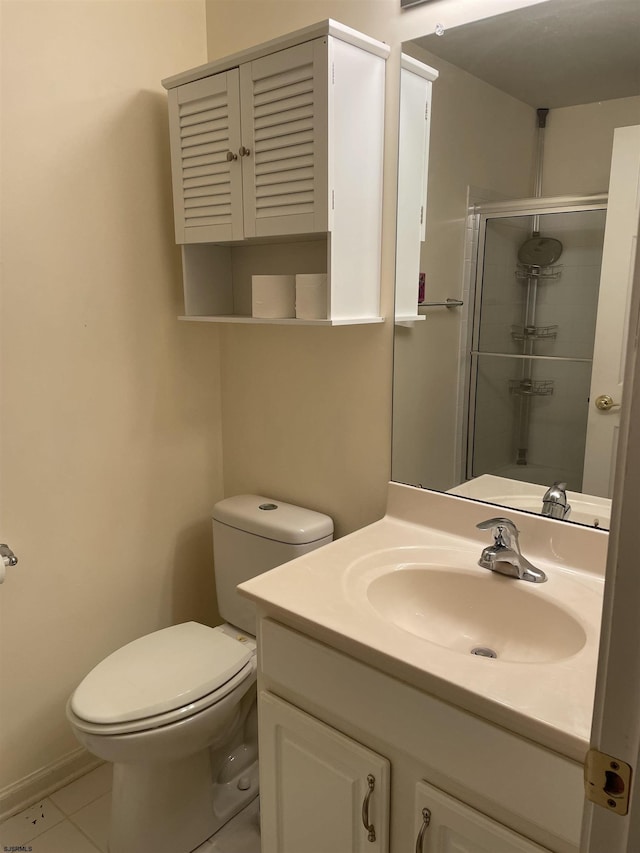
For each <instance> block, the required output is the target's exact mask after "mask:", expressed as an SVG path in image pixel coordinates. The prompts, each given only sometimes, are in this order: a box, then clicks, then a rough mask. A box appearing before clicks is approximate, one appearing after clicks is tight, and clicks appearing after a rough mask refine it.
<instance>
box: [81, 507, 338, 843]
mask: <svg viewBox="0 0 640 853" xmlns="http://www.w3.org/2000/svg"><path fill="white" fill-rule="evenodd" d="M332 538H333V522H332V521H331V519H330V518H329V517H328V516H326V515H323V514H321V513H317V512H313V511H311V510H306V509H303V508H301V507H297V506H293V505H291V504H285V503H280V502H278V501H274V500H271V499H269V498H264V497H260V496H258V495H238V496H237V497H233V498H227V499H226V500H223V501H220V503H218V504H216V506H215V507H214V510H213V551H214V560H215V579H216V589H217V593H218V606H219V609H220V613H221V615H222V616H223V618H224V619H226V620H228V621H227V622H225V623H224V624H223V625H220V626H218V627H217V628H209V627H207V626H206V625H200V624H199V623H197V622H186V623H184V624H182V625H174V626H173V627H171V628H164V629H162V630H160V631H155V632H154V633H153V634H147V635H146V636H144V637H140V638H139V639H137V640H134V641H133V642H132V643H129V644H128V645H126V646H123V647H122V648H121V649H118V651H116V652H113V654H111V655H109V656H108V657H107V658H105V660H103V661H102V662H101V663H99V664H98V665H97V666H96V667H95V668H94V669H92V670H91V672H90V673H89V674H88V675H87V676H86V678H85V679H84V680H83V681H82V682H81V684H80V685H79V686H78V687H77V688H76V690H75V692H74V693H73V695H72V696H71V698H70V699H69V702H68V704H67V717H68V719H69V721H70V723H71V726H72V728H73V730H74V733H75V735H76V737H77V738H78V740H79V741H80V743H82V744H83V745H84V746H85V747H86V748H87V749H88V750H89V752H92V753H93V754H94V755H97V756H99V757H100V758H103V759H105V760H107V761H112V762H113V764H114V768H113V769H114V774H113V792H112V807H111V826H110V831H109V853H189V851H191V850H193V849H194V848H195V847H197V846H198V845H200V844H202V842H203V841H205V840H206V839H207V838H209V837H210V836H211V835H213V834H214V833H215V832H217V830H218V829H219V828H220V827H221V826H222V825H223V824H224V823H226V822H227V821H228V820H230V819H231V818H232V817H233V816H234V815H235V814H237V813H238V812H239V811H240V810H241V809H242V808H243V807H244V806H245V805H247V804H248V803H249V802H250V801H251V800H253V799H254V798H255V797H256V796H257V794H258V735H257V714H256V688H255V683H256V642H255V636H254V635H255V613H254V608H253V605H252V604H251V603H250V602H249V601H247V600H245V599H243V598H241V597H240V596H239V595H238V593H237V592H236V586H237V585H238V584H239V583H242V582H243V581H245V580H248V579H249V578H251V577H255V576H256V575H259V574H261V573H262V572H266V571H268V570H269V569H272V568H274V566H278V565H280V564H281V563H285V562H287V561H288V560H292V559H294V558H295V557H298V556H300V555H302V554H306V553H307V552H308V551H312V550H314V549H315V548H319V547H320V546H321V545H325V544H326V543H328V542H330V541H331V540H332Z"/></svg>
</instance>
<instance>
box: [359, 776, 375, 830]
mask: <svg viewBox="0 0 640 853" xmlns="http://www.w3.org/2000/svg"><path fill="white" fill-rule="evenodd" d="M375 786H376V779H375V776H372V775H371V773H369V775H368V776H367V787H368V789H369V790H368V791H367V795H366V796H365V798H364V800H363V802H362V823H363V825H364V828H365V829H366V830H367V833H368V835H367V841H375V840H376V830H375V827H374V825H373V824H372V823H369V800H370V799H371V794H373V789H374V788H375Z"/></svg>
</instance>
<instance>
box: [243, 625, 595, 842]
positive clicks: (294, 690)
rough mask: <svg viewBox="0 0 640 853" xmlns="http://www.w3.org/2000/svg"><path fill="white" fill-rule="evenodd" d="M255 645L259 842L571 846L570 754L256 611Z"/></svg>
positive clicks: (578, 807) (578, 796) (575, 790)
mask: <svg viewBox="0 0 640 853" xmlns="http://www.w3.org/2000/svg"><path fill="white" fill-rule="evenodd" d="M258 648H259V655H260V671H259V727H260V750H261V758H260V773H261V812H262V831H263V838H262V844H263V851H264V853H289V851H291V853H294V851H295V853H328V851H330V853H351V851H360V850H364V851H366V850H370V851H372V853H373V851H378V850H389V851H390V853H404V851H407V853H414V851H415V853H549V851H552V853H577V850H578V845H579V837H580V825H581V818H582V808H583V783H582V766H581V765H580V764H578V763H577V762H574V761H572V760H570V759H568V758H566V757H564V756H562V755H559V754H557V753H554V752H552V751H550V750H548V749H545V748H543V747H540V746H538V745H536V744H534V743H532V742H531V741H528V740H525V739H524V738H521V737H519V736H517V735H515V734H513V733H512V732H509V731H507V730H504V729H501V728H500V727H498V726H495V725H493V724H491V723H489V722H487V721H485V720H482V719H480V718H479V717H476V716H474V715H472V714H469V713H467V712H465V711H462V710H461V709H459V708H456V707H454V706H452V705H449V704H447V703H445V702H442V701H440V700H438V699H436V698H435V697H434V696H431V695H429V694H427V693H424V692H422V691H420V690H417V689H416V688H415V687H412V686H410V685H408V684H406V683H404V682H402V681H400V680H397V679H395V678H392V677H391V676H389V675H387V674H384V673H382V672H380V671H379V670H377V669H376V668H374V667H372V666H369V665H366V664H364V663H362V662H361V661H359V660H357V659H355V658H352V657H349V656H347V655H345V654H343V653H341V652H338V651H336V650H335V649H332V648H330V647H329V646H328V645H325V644H324V643H321V642H318V641H317V640H315V639H311V638H310V637H308V636H306V635H304V634H302V633H299V632H298V631H295V630H292V629H291V628H289V627H286V626H284V625H282V624H279V623H278V622H275V621H273V620H272V619H270V618H262V619H261V620H260V623H259V644H258ZM369 775H371V776H373V777H375V780H376V782H375V787H374V790H373V792H372V794H371V797H370V799H369V801H368V806H369V808H370V815H371V817H370V818H369V819H370V822H371V823H372V824H373V826H374V827H375V832H376V840H375V841H368V840H367V832H366V830H365V828H364V825H363V818H364V816H363V804H364V803H365V801H366V793H367V787H366V779H367V777H368V776H369ZM425 809H427V810H428V818H429V820H428V825H426V824H425V812H424V810H425ZM387 810H388V811H387ZM387 815H388V816H387ZM387 821H388V842H387V835H386V831H387V830H386V826H387ZM325 833H326V834H325ZM418 842H419V843H418ZM387 844H388V846H386V845H387ZM376 845H377V846H376ZM380 845H382V846H380Z"/></svg>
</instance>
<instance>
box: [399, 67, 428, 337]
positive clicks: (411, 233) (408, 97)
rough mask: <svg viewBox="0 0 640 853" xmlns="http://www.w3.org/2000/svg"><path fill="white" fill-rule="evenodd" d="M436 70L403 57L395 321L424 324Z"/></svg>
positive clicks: (401, 70) (401, 71)
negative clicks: (421, 285) (423, 256)
mask: <svg viewBox="0 0 640 853" xmlns="http://www.w3.org/2000/svg"><path fill="white" fill-rule="evenodd" d="M437 77H438V72H437V71H436V70H435V69H434V68H430V67H429V66H428V65H425V64H424V63H423V62H418V60H417V59H413V58H412V57H411V56H407V55H406V54H402V57H401V69H400V134H399V150H398V218H397V251H396V322H398V323H401V322H415V321H417V320H424V315H423V314H421V315H419V314H418V275H419V272H420V248H421V245H422V243H423V242H424V239H425V233H426V219H427V179H428V171H429V136H430V130H431V88H432V85H433V81H434V80H436V79H437Z"/></svg>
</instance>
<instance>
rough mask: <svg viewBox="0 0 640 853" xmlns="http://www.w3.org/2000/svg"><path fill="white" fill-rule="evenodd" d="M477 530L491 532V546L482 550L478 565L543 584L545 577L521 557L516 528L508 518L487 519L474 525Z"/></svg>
mask: <svg viewBox="0 0 640 853" xmlns="http://www.w3.org/2000/svg"><path fill="white" fill-rule="evenodd" d="M476 527H477V528H478V530H491V532H492V533H493V539H494V541H493V545H488V546H487V547H486V548H484V549H483V551H482V554H481V555H480V559H479V560H478V565H479V566H482V568H483V569H490V570H491V571H492V572H498V573H499V574H501V575H507V576H508V577H511V578H517V579H518V580H521V581H530V582H531V583H544V582H545V581H546V579H547V576H546V575H545V573H544V572H543V571H542V569H538V568H536V567H535V566H534V565H533V564H532V563H530V562H529V560H527V558H526V557H523V556H522V552H521V551H520V543H519V542H518V532H519V531H518V528H517V527H516V526H515V524H514V523H513V521H511V519H509V518H489V519H487V521H481V522H480V524H476Z"/></svg>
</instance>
